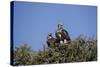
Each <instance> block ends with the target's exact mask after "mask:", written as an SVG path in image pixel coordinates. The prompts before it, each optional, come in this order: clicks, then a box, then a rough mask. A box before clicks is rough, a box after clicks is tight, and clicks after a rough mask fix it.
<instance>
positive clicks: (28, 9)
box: [13, 1, 97, 50]
mask: <svg viewBox="0 0 100 67" xmlns="http://www.w3.org/2000/svg"><path fill="white" fill-rule="evenodd" d="M58 23H63V24H64V28H65V29H66V30H67V31H68V32H69V35H70V37H71V39H74V38H76V37H78V36H79V35H80V34H83V35H85V36H88V37H95V38H96V37H97V7H96V6H82V5H68V4H49V3H34V2H18V1H16V2H14V31H13V32H14V45H15V46H16V45H21V44H24V43H26V44H29V45H30V46H32V49H33V50H39V49H41V48H42V47H43V44H46V37H47V34H48V32H51V33H53V36H54V37H55V31H56V29H57V24H58Z"/></svg>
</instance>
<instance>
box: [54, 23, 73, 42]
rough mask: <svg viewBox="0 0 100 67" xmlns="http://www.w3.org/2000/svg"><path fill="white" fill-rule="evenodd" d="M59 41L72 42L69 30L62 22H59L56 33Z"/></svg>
mask: <svg viewBox="0 0 100 67" xmlns="http://www.w3.org/2000/svg"><path fill="white" fill-rule="evenodd" d="M55 36H56V38H57V42H59V43H60V44H69V43H70V42H71V39H70V36H69V34H68V32H67V31H66V30H65V29H64V28H63V25H62V24H58V29H57V31H56V33H55Z"/></svg>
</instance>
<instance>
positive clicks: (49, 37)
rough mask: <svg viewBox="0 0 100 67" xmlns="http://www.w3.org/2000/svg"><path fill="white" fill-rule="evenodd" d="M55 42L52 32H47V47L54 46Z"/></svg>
mask: <svg viewBox="0 0 100 67" xmlns="http://www.w3.org/2000/svg"><path fill="white" fill-rule="evenodd" d="M55 43H56V39H55V38H54V37H53V36H52V33H48V35H47V45H48V47H51V48H54V47H55Z"/></svg>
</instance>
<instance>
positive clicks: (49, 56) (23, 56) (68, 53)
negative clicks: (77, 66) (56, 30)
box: [14, 36, 97, 65]
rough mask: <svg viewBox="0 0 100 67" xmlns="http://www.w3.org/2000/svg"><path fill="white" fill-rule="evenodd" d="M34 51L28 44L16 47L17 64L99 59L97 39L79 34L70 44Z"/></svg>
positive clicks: (15, 58)
mask: <svg viewBox="0 0 100 67" xmlns="http://www.w3.org/2000/svg"><path fill="white" fill-rule="evenodd" d="M81 40H82V41H84V42H82V41H81ZM57 45H60V44H57ZM43 47H44V48H43V50H41V51H38V52H35V51H32V50H31V48H30V47H29V46H28V45H22V46H19V47H16V48H15V50H14V60H15V62H14V63H15V65H33V64H55V63H69V62H86V61H96V60H97V40H93V39H89V40H87V39H86V38H83V37H81V36H79V37H78V38H76V39H75V40H73V41H72V42H71V43H70V44H65V46H57V47H55V48H49V47H47V48H46V47H45V46H43Z"/></svg>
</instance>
